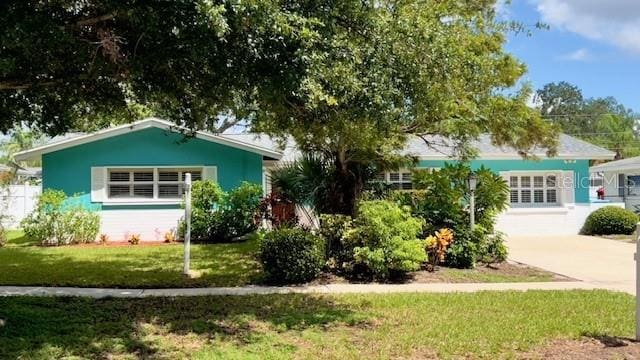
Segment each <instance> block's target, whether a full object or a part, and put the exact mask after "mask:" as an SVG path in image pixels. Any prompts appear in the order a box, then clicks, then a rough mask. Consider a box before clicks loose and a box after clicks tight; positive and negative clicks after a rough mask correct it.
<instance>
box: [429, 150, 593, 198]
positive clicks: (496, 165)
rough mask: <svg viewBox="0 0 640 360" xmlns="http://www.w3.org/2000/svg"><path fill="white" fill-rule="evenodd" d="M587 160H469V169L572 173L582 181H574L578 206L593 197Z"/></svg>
mask: <svg viewBox="0 0 640 360" xmlns="http://www.w3.org/2000/svg"><path fill="white" fill-rule="evenodd" d="M589 160H590V159H574V160H571V161H567V160H560V159H538V160H523V159H518V160H515V159H514V160H508V159H504V160H489V159H478V160H471V164H470V166H471V168H472V169H478V168H480V167H481V166H484V167H485V168H488V169H491V170H493V171H494V172H497V173H501V172H509V171H512V172H513V171H529V172H540V171H542V172H545V171H562V172H566V171H569V172H573V178H574V179H582V181H575V186H574V196H575V202H576V203H579V204H589V203H590V199H591V198H592V197H593V196H592V194H589V183H588V179H589ZM447 162H452V161H451V160H421V161H419V163H418V167H422V168H440V167H443V166H444V164H445V163H447Z"/></svg>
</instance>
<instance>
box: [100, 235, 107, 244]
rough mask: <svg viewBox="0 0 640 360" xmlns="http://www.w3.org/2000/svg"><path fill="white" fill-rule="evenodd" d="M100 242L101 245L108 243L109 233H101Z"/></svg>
mask: <svg viewBox="0 0 640 360" xmlns="http://www.w3.org/2000/svg"><path fill="white" fill-rule="evenodd" d="M99 242H100V244H101V245H107V243H108V242H109V235H107V234H100V238H99Z"/></svg>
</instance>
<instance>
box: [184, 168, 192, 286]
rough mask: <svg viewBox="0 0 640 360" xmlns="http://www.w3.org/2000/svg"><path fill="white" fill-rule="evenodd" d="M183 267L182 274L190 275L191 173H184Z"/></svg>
mask: <svg viewBox="0 0 640 360" xmlns="http://www.w3.org/2000/svg"><path fill="white" fill-rule="evenodd" d="M184 222H185V225H186V229H185V232H184V269H183V274H184V275H186V276H189V275H190V269H189V267H190V263H191V173H186V174H184Z"/></svg>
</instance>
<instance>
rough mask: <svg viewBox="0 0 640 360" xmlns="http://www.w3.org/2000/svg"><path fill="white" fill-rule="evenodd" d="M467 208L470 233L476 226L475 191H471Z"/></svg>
mask: <svg viewBox="0 0 640 360" xmlns="http://www.w3.org/2000/svg"><path fill="white" fill-rule="evenodd" d="M469 207H470V208H471V209H470V211H469V222H470V225H471V231H473V228H474V227H475V225H476V192H475V190H471V199H470V201H469Z"/></svg>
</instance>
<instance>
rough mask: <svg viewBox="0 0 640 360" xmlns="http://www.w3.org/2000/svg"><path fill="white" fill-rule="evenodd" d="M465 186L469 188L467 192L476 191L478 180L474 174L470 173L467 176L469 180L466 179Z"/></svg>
mask: <svg viewBox="0 0 640 360" xmlns="http://www.w3.org/2000/svg"><path fill="white" fill-rule="evenodd" d="M467 185H468V186H469V190H471V192H473V191H476V186H478V178H477V177H476V174H474V173H471V175H469V178H468V179H467Z"/></svg>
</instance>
